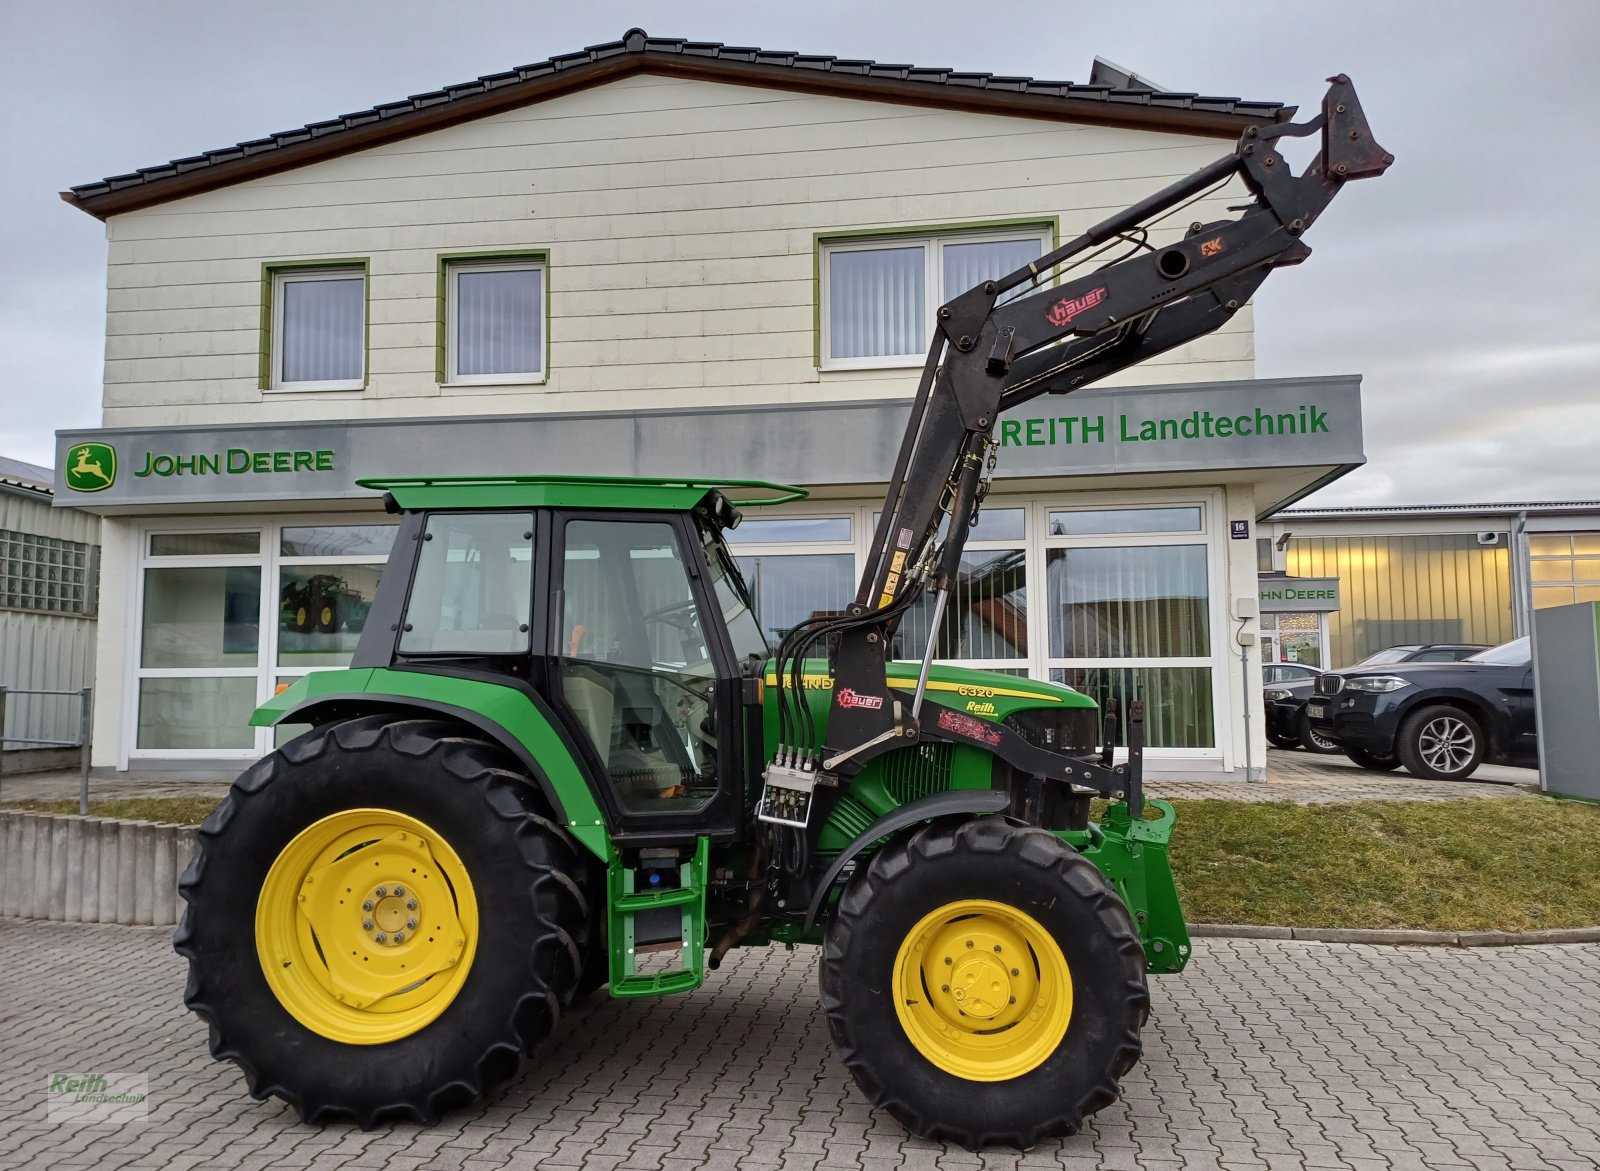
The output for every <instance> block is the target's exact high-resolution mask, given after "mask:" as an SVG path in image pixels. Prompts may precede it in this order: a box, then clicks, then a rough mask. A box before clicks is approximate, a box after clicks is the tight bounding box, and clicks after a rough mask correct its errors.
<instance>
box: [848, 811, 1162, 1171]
mask: <svg viewBox="0 0 1600 1171" xmlns="http://www.w3.org/2000/svg"><path fill="white" fill-rule="evenodd" d="M1019 941H1020V944H1021V946H1020V947H1019V946H1018V943H1019ZM821 978H822V1005H823V1008H824V1010H825V1011H826V1012H827V1015H828V1027H829V1029H830V1030H831V1032H832V1034H833V1040H834V1045H835V1046H836V1048H837V1049H838V1052H839V1056H840V1057H841V1058H842V1059H843V1061H844V1063H845V1065H846V1066H847V1067H848V1068H849V1070H850V1072H851V1074H852V1075H853V1076H854V1077H855V1080H856V1084H857V1085H859V1086H860V1087H861V1089H862V1091H863V1092H864V1093H865V1094H866V1095H867V1097H868V1098H869V1099H871V1101H872V1102H873V1103H874V1104H875V1105H878V1106H882V1107H884V1108H885V1109H886V1110H888V1111H889V1112H890V1113H891V1114H893V1115H894V1116H895V1117H896V1118H897V1119H899V1120H900V1121H901V1122H902V1123H904V1124H905V1126H906V1127H907V1128H908V1129H909V1130H911V1131H912V1132H913V1133H915V1134H919V1135H923V1136H926V1137H929V1138H937V1139H946V1140H950V1141H953V1142H956V1143H959V1144H960V1145H962V1146H964V1147H967V1148H968V1149H977V1148H979V1147H983V1146H987V1145H990V1144H1005V1145H1009V1146H1013V1147H1017V1148H1019V1149H1024V1150H1025V1149H1027V1148H1029V1147H1031V1146H1033V1145H1034V1144H1035V1143H1036V1142H1038V1141H1039V1140H1040V1139H1042V1138H1046V1137H1049V1136H1051V1135H1065V1134H1073V1133H1075V1132H1076V1131H1077V1130H1078V1128H1079V1127H1080V1126H1082V1124H1083V1120H1084V1118H1085V1117H1087V1116H1088V1115H1090V1114H1092V1113H1094V1112H1095V1111H1096V1110H1099V1109H1101V1108H1103V1107H1105V1106H1108V1105H1110V1104H1111V1103H1112V1102H1114V1101H1115V1100H1116V1098H1117V1095H1118V1093H1119V1092H1120V1089H1119V1079H1121V1077H1122V1076H1123V1075H1124V1074H1125V1073H1127V1072H1128V1070H1130V1069H1132V1068H1133V1066H1134V1064H1135V1063H1136V1062H1137V1061H1138V1059H1139V1052H1140V1042H1139V1030H1140V1028H1141V1027H1142V1026H1143V1024H1144V1019H1145V1016H1146V1015H1147V1013H1148V1011H1149V1003H1150V999H1149V993H1148V991H1147V990H1146V987H1145V957H1144V949H1143V947H1142V946H1141V944H1140V942H1139V935H1138V932H1137V931H1136V930H1135V929H1134V925H1133V920H1132V919H1131V918H1130V917H1129V915H1128V910H1127V908H1126V907H1125V906H1124V905H1123V903H1122V900H1121V899H1120V898H1118V897H1117V894H1116V892H1115V890H1114V889H1113V888H1112V887H1111V885H1110V883H1109V882H1108V881H1107V880H1106V878H1105V877H1104V876H1103V875H1102V874H1101V873H1100V872H1099V871H1098V870H1096V869H1095V867H1094V866H1093V865H1092V864H1091V863H1090V862H1089V861H1088V860H1087V859H1085V858H1084V857H1083V856H1082V855H1080V854H1078V853H1077V852H1076V851H1074V850H1073V849H1072V848H1071V847H1069V846H1067V845H1066V844H1065V843H1064V842H1062V841H1061V839H1060V838H1057V837H1056V836H1055V835H1054V834H1051V833H1048V832H1046V831H1045V830H1042V829H1037V828H1032V827H1028V826H1024V825H1022V824H1020V823H1017V822H1012V821H1009V820H1007V819H1004V818H999V817H983V818H978V819H975V820H973V821H968V822H964V823H949V822H946V823H936V824H934V825H930V826H927V827H925V828H923V829H920V830H918V831H916V832H915V833H913V834H911V835H909V836H907V837H905V838H902V839H900V840H898V841H895V842H892V843H890V844H889V845H887V846H885V847H883V848H881V849H880V850H879V851H878V853H877V854H876V855H875V856H874V857H873V858H872V861H871V862H870V863H869V864H868V865H866V866H864V867H862V868H861V869H860V870H859V871H858V872H857V874H856V876H855V877H854V878H853V879H852V880H851V882H850V885H849V886H848V887H846V888H845V891H844V894H843V895H842V896H841V898H840V900H839V905H838V909H837V911H836V912H835V914H834V917H833V919H832V921H831V922H830V923H829V925H828V931H827V937H826V940H825V943H824V946H823V953H822V972H821ZM936 985H937V987H936ZM1066 992H1070V996H1068V997H1066V999H1065V1012H1066V1016H1065V1019H1064V1020H1063V1019H1062V1017H1061V1011H1062V1003H1063V1000H1062V996H1061V995H1058V994H1061V993H1066ZM1007 1002H1009V1003H1007ZM930 1023H931V1026H932V1027H931V1028H930ZM1061 1029H1064V1032H1062V1031H1060V1030H1061ZM946 1035H948V1036H946ZM941 1038H944V1039H941Z"/></svg>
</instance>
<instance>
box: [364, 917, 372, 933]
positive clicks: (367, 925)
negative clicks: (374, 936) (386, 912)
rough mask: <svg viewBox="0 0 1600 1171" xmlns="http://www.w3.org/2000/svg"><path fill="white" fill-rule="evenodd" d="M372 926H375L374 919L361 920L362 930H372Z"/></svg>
mask: <svg viewBox="0 0 1600 1171" xmlns="http://www.w3.org/2000/svg"><path fill="white" fill-rule="evenodd" d="M372 926H373V924H372V920H371V919H363V920H361V930H363V931H371V930H372Z"/></svg>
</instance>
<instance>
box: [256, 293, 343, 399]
mask: <svg viewBox="0 0 1600 1171" xmlns="http://www.w3.org/2000/svg"><path fill="white" fill-rule="evenodd" d="M271 275H272V309H271V318H270V321H271V325H270V327H269V331H270V334H271V337H270V342H271V350H270V353H271V363H272V366H271V370H270V376H269V378H268V380H267V383H266V385H267V386H268V387H269V388H270V389H273V390H360V389H361V388H362V387H363V385H365V382H366V362H367V270H366V266H365V265H362V264H329V265H327V266H326V267H320V266H319V267H314V268H313V267H304V268H302V267H294V268H280V269H273V270H271Z"/></svg>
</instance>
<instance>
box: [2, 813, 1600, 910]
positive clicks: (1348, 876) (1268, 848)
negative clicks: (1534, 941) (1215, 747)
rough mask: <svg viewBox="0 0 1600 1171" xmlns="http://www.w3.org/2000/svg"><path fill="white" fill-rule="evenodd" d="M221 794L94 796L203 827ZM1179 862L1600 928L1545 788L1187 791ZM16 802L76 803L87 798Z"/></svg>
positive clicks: (1186, 888)
mask: <svg viewBox="0 0 1600 1171" xmlns="http://www.w3.org/2000/svg"><path fill="white" fill-rule="evenodd" d="M216 804H217V801H216V799H215V798H207V797H173V798H148V799H144V800H127V801H95V802H92V803H91V805H90V809H91V810H92V811H93V812H94V814H95V815H97V816H100V817H126V818H137V819H140V820H145V821H165V822H177V823H180V824H196V823H198V822H200V821H202V820H203V819H204V818H205V816H206V814H208V813H209V812H210V811H211V810H212V808H214V807H215V806H216ZM1175 804H1176V805H1177V807H1178V825H1177V829H1176V830H1175V831H1174V835H1173V842H1172V868H1173V871H1174V872H1175V873H1176V875H1177V880H1178V890H1179V892H1180V893H1181V894H1182V896H1183V909H1184V914H1185V916H1186V917H1187V918H1188V919H1189V921H1190V922H1195V923H1266V924H1273V925H1278V926H1286V927H1368V928H1371V927H1414V928H1432V929H1437V930H1449V931H1474V930H1501V931H1525V930H1529V929H1533V928H1539V927H1592V926H1595V925H1600V805H1588V804H1581V803H1577V802H1568V801H1556V800H1552V799H1549V798H1544V797H1517V798H1500V799H1470V800H1463V801H1359V802H1350V803H1346V804H1338V805H1290V804H1283V803H1272V804H1253V803H1246V802H1243V801H1178V802H1175ZM7 807H8V808H23V809H34V810H38V811H40V812H46V813H76V812H77V811H78V804H77V802H76V801H29V802H18V803H15V804H12V805H9V806H7Z"/></svg>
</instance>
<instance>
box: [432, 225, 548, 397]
mask: <svg viewBox="0 0 1600 1171" xmlns="http://www.w3.org/2000/svg"><path fill="white" fill-rule="evenodd" d="M492 264H504V265H507V266H516V265H537V266H538V267H539V269H540V271H541V272H542V273H543V288H542V290H541V294H540V295H541V298H542V300H543V301H544V304H543V305H542V306H541V307H540V312H541V313H542V315H543V318H544V320H543V323H542V324H543V329H542V331H541V336H540V339H539V365H540V369H539V371H538V372H537V373H534V374H507V375H504V376H498V377H484V376H477V377H474V378H471V379H459V378H453V377H452V373H453V372H452V370H451V347H450V321H451V312H450V310H451V304H450V286H451V283H452V282H451V279H450V273H451V269H452V268H458V267H472V266H479V265H492ZM552 267H553V266H552V265H551V262H550V250H549V249H548V248H515V249H508V250H504V251H492V250H491V251H486V252H444V253H440V254H439V258H438V268H437V274H436V292H435V310H434V329H435V334H434V359H433V367H434V377H435V378H436V379H437V380H438V382H439V385H440V386H441V387H467V388H472V389H478V388H482V387H485V386H488V387H493V386H528V385H538V384H542V383H545V382H548V381H549V380H550V301H551V290H550V282H551V273H550V270H551V268H552Z"/></svg>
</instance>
